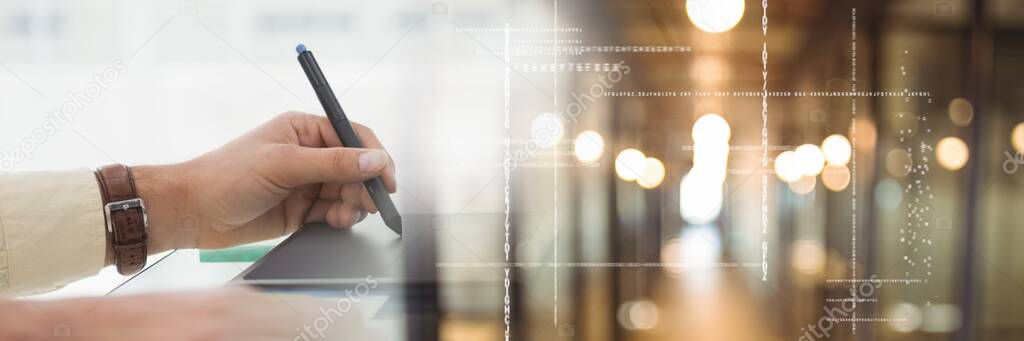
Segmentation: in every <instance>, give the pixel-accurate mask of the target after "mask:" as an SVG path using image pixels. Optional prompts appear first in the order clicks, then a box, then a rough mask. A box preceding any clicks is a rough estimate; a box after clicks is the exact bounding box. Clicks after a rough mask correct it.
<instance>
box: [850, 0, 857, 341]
mask: <svg viewBox="0 0 1024 341" xmlns="http://www.w3.org/2000/svg"><path fill="white" fill-rule="evenodd" d="M850 20H851V22H850V48H851V51H850V90H851V91H853V92H854V93H856V92H857V8H856V7H854V8H853V9H852V10H851V14H850ZM850 116H851V117H850V147H851V149H852V151H851V153H850V157H851V160H850V161H851V163H850V168H851V169H850V278H851V279H854V280H855V279H857V99H856V97H851V98H850ZM850 296H851V297H852V298H853V300H852V301H853V319H852V320H851V323H850V332H851V333H852V334H853V335H857V286H856V285H854V284H850Z"/></svg>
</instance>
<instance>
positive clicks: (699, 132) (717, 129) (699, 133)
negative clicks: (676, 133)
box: [691, 114, 732, 144]
mask: <svg viewBox="0 0 1024 341" xmlns="http://www.w3.org/2000/svg"><path fill="white" fill-rule="evenodd" d="M731 133H732V132H731V130H730V129H729V122H726V121H725V119H724V118H722V116H719V115H718V114H706V115H704V116H701V117H700V118H698V119H697V121H696V122H694V123H693V130H691V134H692V136H693V143H694V144H702V143H707V144H720V143H729V136H730V134H731Z"/></svg>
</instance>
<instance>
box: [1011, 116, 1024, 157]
mask: <svg viewBox="0 0 1024 341" xmlns="http://www.w3.org/2000/svg"><path fill="white" fill-rule="evenodd" d="M1010 145H1012V146H1013V150H1014V151H1016V152H1018V153H1024V122H1021V123H1017V125H1016V126H1014V127H1013V132H1011V133H1010Z"/></svg>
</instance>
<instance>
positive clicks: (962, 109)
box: [949, 97, 974, 127]
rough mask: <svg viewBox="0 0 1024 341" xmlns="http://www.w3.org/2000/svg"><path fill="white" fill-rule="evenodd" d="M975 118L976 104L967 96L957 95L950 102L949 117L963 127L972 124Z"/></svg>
mask: <svg viewBox="0 0 1024 341" xmlns="http://www.w3.org/2000/svg"><path fill="white" fill-rule="evenodd" d="M972 118H974V106H973V105H971V102H970V101H968V100H967V99H966V98H963V97H957V98H954V99H953V100H952V101H950V102H949V119H950V120H951V121H953V124H956V125H958V126H961V127H966V126H967V125H969V124H971V119H972Z"/></svg>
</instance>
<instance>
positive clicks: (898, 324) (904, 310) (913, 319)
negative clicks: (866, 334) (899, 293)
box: [886, 302, 922, 333]
mask: <svg viewBox="0 0 1024 341" xmlns="http://www.w3.org/2000/svg"><path fill="white" fill-rule="evenodd" d="M886 315H887V316H886V317H887V318H888V319H889V320H888V321H889V327H890V328H892V330H895V331H898V332H901V333H909V332H912V331H915V330H917V328H918V327H920V326H921V320H922V317H921V309H918V308H917V306H916V305H913V304H911V303H906V302H901V303H896V304H893V305H892V306H890V307H889V309H888V310H887V311H886Z"/></svg>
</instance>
